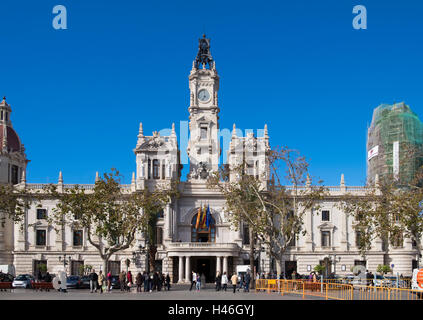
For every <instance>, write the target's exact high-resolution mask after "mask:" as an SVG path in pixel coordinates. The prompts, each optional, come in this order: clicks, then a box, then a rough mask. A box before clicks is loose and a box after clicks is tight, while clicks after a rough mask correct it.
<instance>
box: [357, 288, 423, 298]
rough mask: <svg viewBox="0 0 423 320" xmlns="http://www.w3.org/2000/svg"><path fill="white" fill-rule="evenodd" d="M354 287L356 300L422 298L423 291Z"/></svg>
mask: <svg viewBox="0 0 423 320" xmlns="http://www.w3.org/2000/svg"><path fill="white" fill-rule="evenodd" d="M355 289H357V291H358V292H357V293H356V295H358V297H357V299H358V300H423V292H422V291H419V290H412V289H403V288H389V287H371V286H360V287H357V288H355Z"/></svg>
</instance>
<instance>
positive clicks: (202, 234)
mask: <svg viewBox="0 0 423 320" xmlns="http://www.w3.org/2000/svg"><path fill="white" fill-rule="evenodd" d="M197 214H198V209H197V210H196V214H194V216H193V217H192V221H191V242H215V241H216V226H215V224H216V223H215V220H214V219H213V217H211V221H210V226H209V227H208V228H207V226H206V227H205V228H202V227H201V222H200V226H199V227H198V230H197V229H196V228H195V227H196V224H197Z"/></svg>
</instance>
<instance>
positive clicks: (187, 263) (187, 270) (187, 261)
mask: <svg viewBox="0 0 423 320" xmlns="http://www.w3.org/2000/svg"><path fill="white" fill-rule="evenodd" d="M190 259H191V257H185V282H189V274H190V272H191V263H190V262H191V260H190Z"/></svg>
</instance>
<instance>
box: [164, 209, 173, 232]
mask: <svg viewBox="0 0 423 320" xmlns="http://www.w3.org/2000/svg"><path fill="white" fill-rule="evenodd" d="M171 211H172V210H171V208H170V205H169V204H168V205H166V207H165V208H164V212H165V226H164V227H165V239H166V240H170V239H172V223H171V221H172V220H171V218H172V217H171V214H172V213H171Z"/></svg>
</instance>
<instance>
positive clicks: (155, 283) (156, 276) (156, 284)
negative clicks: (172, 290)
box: [152, 272, 159, 291]
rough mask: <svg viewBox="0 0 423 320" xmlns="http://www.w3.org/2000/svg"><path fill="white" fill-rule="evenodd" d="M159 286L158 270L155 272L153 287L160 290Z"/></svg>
mask: <svg viewBox="0 0 423 320" xmlns="http://www.w3.org/2000/svg"><path fill="white" fill-rule="evenodd" d="M158 287H159V275H158V273H157V272H154V274H153V289H152V291H154V290H158Z"/></svg>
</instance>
